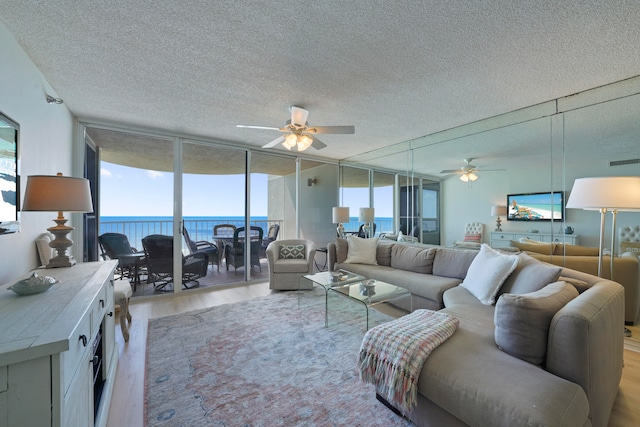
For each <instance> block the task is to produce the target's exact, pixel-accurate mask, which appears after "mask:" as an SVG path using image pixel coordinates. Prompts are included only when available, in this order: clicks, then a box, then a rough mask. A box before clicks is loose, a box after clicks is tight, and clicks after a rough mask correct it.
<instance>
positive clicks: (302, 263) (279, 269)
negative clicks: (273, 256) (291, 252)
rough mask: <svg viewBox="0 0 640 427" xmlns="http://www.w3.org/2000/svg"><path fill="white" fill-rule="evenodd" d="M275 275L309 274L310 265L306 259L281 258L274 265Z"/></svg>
mask: <svg viewBox="0 0 640 427" xmlns="http://www.w3.org/2000/svg"><path fill="white" fill-rule="evenodd" d="M272 268H273V272H274V273H307V272H308V271H309V263H308V262H307V260H306V259H300V258H288V259H286V258H280V259H278V260H277V261H276V262H274V263H273V267H272Z"/></svg>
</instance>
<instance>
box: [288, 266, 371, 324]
mask: <svg viewBox="0 0 640 427" xmlns="http://www.w3.org/2000/svg"><path fill="white" fill-rule="evenodd" d="M302 280H308V281H311V282H313V283H314V284H316V285H319V286H321V287H322V289H324V326H325V327H327V326H329V315H328V304H329V299H328V296H329V289H332V288H334V287H341V286H345V285H348V284H351V283H355V282H362V281H363V280H367V278H366V277H364V276H361V275H359V274H356V273H352V272H350V271H346V270H340V275H339V276H334V275H333V274H332V273H331V272H329V271H321V272H320V273H315V274H307V275H304V276H302V277H301V278H300V281H302ZM298 290H299V289H298ZM298 308H300V299H298Z"/></svg>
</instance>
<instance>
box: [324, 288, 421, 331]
mask: <svg viewBox="0 0 640 427" xmlns="http://www.w3.org/2000/svg"><path fill="white" fill-rule="evenodd" d="M329 291H332V292H335V293H337V294H338V295H342V296H344V297H347V298H349V299H351V300H354V301H357V302H359V303H361V304H363V305H364V306H365V310H366V312H367V330H369V308H371V307H373V306H374V305H378V304H382V303H384V302H388V301H390V300H392V299H394V298H397V297H400V296H403V295H411V292H409V291H408V290H407V289H405V288H401V287H400V286H396V285H392V284H390V283H386V282H382V281H380V280H365V281H361V282H357V283H350V284H339V285H338V286H332V287H330V288H329ZM327 308H328V307H327ZM411 311H413V307H411ZM325 322H326V324H328V314H326V313H325Z"/></svg>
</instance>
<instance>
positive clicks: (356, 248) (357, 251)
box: [344, 236, 378, 265]
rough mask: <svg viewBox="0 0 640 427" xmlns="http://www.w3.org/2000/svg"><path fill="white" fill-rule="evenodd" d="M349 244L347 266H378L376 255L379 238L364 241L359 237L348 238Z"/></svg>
mask: <svg viewBox="0 0 640 427" xmlns="http://www.w3.org/2000/svg"><path fill="white" fill-rule="evenodd" d="M347 242H349V251H348V252H347V259H346V260H345V261H344V262H345V264H373V265H378V261H377V260H376V253H377V250H378V249H377V247H378V238H377V237H376V238H373V239H363V238H362V237H358V236H347Z"/></svg>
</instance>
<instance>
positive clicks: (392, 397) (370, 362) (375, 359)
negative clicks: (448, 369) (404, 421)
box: [358, 310, 459, 414]
mask: <svg viewBox="0 0 640 427" xmlns="http://www.w3.org/2000/svg"><path fill="white" fill-rule="evenodd" d="M458 323H459V321H458V319H457V318H455V317H453V316H451V315H449V314H446V313H440V312H437V311H431V310H416V311H414V312H413V313H411V314H408V315H406V316H403V317H400V318H399V319H396V320H393V321H391V322H387V323H384V324H382V325H379V326H376V327H374V328H371V329H369V331H367V333H366V334H365V336H364V339H363V340H362V345H361V346H360V354H359V357H358V360H359V368H360V380H361V381H363V382H368V383H371V384H374V385H375V386H376V390H377V392H378V394H380V395H381V396H382V397H384V398H385V399H387V401H388V402H390V403H392V404H393V405H394V406H395V407H396V408H397V409H399V410H400V411H402V413H403V414H406V413H407V412H409V411H410V410H411V409H412V408H413V407H415V406H416V404H417V398H418V396H417V395H418V376H419V375H420V371H421V370H422V365H423V364H424V362H425V360H426V359H427V357H428V356H429V354H431V352H432V351H433V350H434V349H435V348H436V347H438V346H439V345H440V344H441V343H443V342H444V341H446V340H447V338H449V337H450V336H451V335H453V333H454V332H455V330H456V329H457V328H458Z"/></svg>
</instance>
